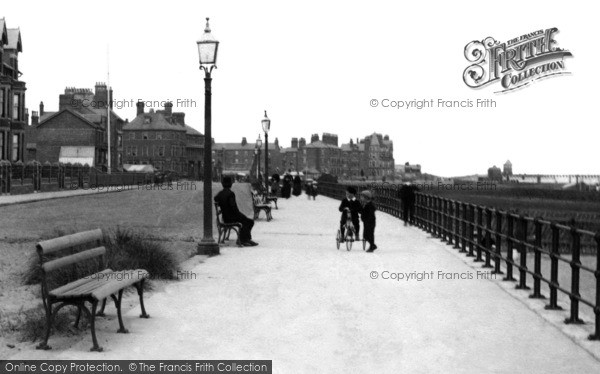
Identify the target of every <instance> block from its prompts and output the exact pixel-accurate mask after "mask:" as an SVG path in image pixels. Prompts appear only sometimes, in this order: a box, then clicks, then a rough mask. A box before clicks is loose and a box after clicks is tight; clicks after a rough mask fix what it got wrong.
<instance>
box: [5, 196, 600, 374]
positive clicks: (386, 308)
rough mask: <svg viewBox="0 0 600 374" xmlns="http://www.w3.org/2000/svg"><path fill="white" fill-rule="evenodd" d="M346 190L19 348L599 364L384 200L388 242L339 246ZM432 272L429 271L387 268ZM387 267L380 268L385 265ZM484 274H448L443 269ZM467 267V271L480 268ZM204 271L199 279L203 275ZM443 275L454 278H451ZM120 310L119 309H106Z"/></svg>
mask: <svg viewBox="0 0 600 374" xmlns="http://www.w3.org/2000/svg"><path fill="white" fill-rule="evenodd" d="M338 205H339V202H338V201H336V200H333V199H329V198H326V197H322V196H319V197H318V198H317V200H316V201H307V200H306V199H305V198H304V196H302V197H299V198H292V199H289V200H280V202H279V210H274V211H273V216H274V220H273V221H271V222H266V221H265V220H264V213H263V214H261V219H260V220H259V221H257V222H256V225H255V227H254V230H253V236H254V239H255V240H256V241H257V242H259V243H260V245H259V246H258V247H249V248H237V247H235V246H233V245H231V246H225V247H222V248H221V255H220V256H216V257H211V258H207V259H206V260H205V261H204V262H203V263H200V264H198V265H196V266H195V267H194V268H193V269H191V273H190V276H189V278H190V279H187V280H180V281H178V282H175V283H173V284H170V285H169V286H167V288H166V289H165V290H164V291H161V292H156V293H155V294H154V295H152V297H150V298H149V299H148V300H147V303H146V309H147V310H148V312H149V313H150V315H151V318H150V319H149V320H144V319H139V318H137V316H138V314H139V309H138V308H137V307H136V308H133V309H131V310H130V311H129V312H127V313H126V314H125V317H124V319H125V324H126V326H127V327H128V328H129V330H130V333H129V334H116V333H115V330H116V327H117V324H116V321H115V320H114V319H112V320H111V321H110V323H109V324H108V323H101V324H100V328H99V331H98V336H99V341H100V344H101V345H102V346H103V348H104V352H102V353H96V352H89V351H88V350H89V348H90V347H91V338H90V336H89V333H86V334H84V336H83V337H82V339H81V340H80V341H77V342H76V343H74V344H73V342H72V341H71V342H70V343H69V344H71V345H61V344H64V341H63V340H59V339H56V338H54V342H53V339H51V340H50V344H51V345H52V346H53V348H54V349H53V350H51V351H32V350H26V351H25V350H24V351H21V352H19V353H18V354H17V355H16V356H14V357H11V358H13V359H25V358H32V359H42V358H44V359H101V360H104V359H134V358H135V359H239V360H241V359H256V360H258V359H272V360H273V368H274V372H275V373H492V372H493V373H598V372H600V362H599V361H597V360H596V359H595V358H594V357H593V356H592V355H590V354H589V353H588V352H587V351H586V350H584V349H583V348H581V347H580V346H579V345H577V344H576V343H574V342H573V341H572V340H571V339H570V338H568V337H567V336H566V335H565V334H563V332H561V331H560V330H559V329H557V328H556V327H555V326H553V325H552V324H550V323H548V322H547V321H546V320H545V319H543V318H542V317H540V316H539V315H538V314H536V313H535V312H534V311H532V310H530V309H529V308H528V307H527V306H526V305H524V304H523V302H521V301H519V300H518V299H517V298H515V297H513V296H511V295H510V294H509V293H508V292H506V291H505V290H504V289H502V288H501V287H499V286H498V284H497V283H498V282H497V281H493V280H490V279H477V269H476V268H473V267H471V265H470V264H467V263H466V262H464V261H463V259H462V258H460V257H459V256H457V255H456V254H455V253H453V252H452V251H453V250H452V249H450V247H448V246H446V245H445V244H443V243H441V242H440V241H439V240H438V239H433V238H431V237H429V236H428V235H427V234H426V233H424V232H423V231H420V230H418V229H416V228H411V227H408V228H406V227H403V226H402V225H401V223H400V221H399V220H397V219H395V218H393V217H391V216H389V215H386V214H383V213H381V212H378V213H377V214H378V215H377V229H376V239H377V244H378V246H379V249H378V250H377V251H375V252H374V253H365V252H363V250H362V248H361V247H360V246H358V245H355V248H353V249H352V251H350V252H348V251H346V250H345V249H344V248H341V249H340V250H336V247H335V240H334V238H335V231H336V229H337V225H338V221H339V212H338V211H337V207H338ZM386 271H388V272H390V273H411V272H416V273H421V274H423V273H424V272H425V273H428V274H431V272H433V273H434V274H433V277H431V276H430V277H429V278H430V279H423V280H422V281H417V280H416V279H410V280H408V281H407V280H401V281H397V280H392V279H383V278H385V277H387V276H389V274H388V273H385V272H386ZM373 272H377V274H378V277H377V279H372V277H375V273H373ZM438 272H443V273H457V274H471V276H472V278H473V279H454V280H448V279H440V277H439V273H438ZM467 277H468V275H467ZM194 278H195V279H194ZM441 278H443V277H441ZM107 311H108V313H109V314H114V309H112V308H111V309H107Z"/></svg>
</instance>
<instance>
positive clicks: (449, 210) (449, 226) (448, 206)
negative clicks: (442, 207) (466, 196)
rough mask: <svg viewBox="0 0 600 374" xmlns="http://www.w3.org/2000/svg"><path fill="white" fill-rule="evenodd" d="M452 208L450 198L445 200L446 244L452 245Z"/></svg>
mask: <svg viewBox="0 0 600 374" xmlns="http://www.w3.org/2000/svg"><path fill="white" fill-rule="evenodd" d="M452 208H453V204H452V200H446V234H447V236H448V242H447V243H446V244H449V245H452V244H453V240H454V235H452V231H453V228H452V220H453V219H452V216H453V215H454V212H453V210H452Z"/></svg>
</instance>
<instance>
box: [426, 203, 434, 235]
mask: <svg viewBox="0 0 600 374" xmlns="http://www.w3.org/2000/svg"><path fill="white" fill-rule="evenodd" d="M432 206H433V198H432V197H431V195H428V196H427V232H428V233H430V234H431V235H433V214H432V213H431V212H432V209H431V207H432Z"/></svg>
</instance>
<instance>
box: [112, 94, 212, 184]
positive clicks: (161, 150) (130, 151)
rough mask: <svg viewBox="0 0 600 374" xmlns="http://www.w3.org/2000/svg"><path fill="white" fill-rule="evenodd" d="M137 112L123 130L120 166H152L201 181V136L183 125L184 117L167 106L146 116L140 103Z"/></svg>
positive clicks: (202, 141) (171, 104)
mask: <svg viewBox="0 0 600 374" xmlns="http://www.w3.org/2000/svg"><path fill="white" fill-rule="evenodd" d="M136 109H137V112H136V117H135V119H134V120H133V121H131V122H128V123H126V124H125V125H124V126H123V149H124V153H125V154H124V158H123V160H124V161H123V163H124V164H125V165H152V166H153V167H154V168H155V169H158V170H170V171H176V172H178V173H181V174H183V175H186V176H189V177H191V178H194V179H198V178H200V177H201V173H202V157H204V135H202V134H201V133H200V132H198V131H196V130H195V129H194V128H192V127H190V126H188V125H186V124H185V113H183V112H173V103H170V102H168V103H165V106H164V110H156V111H155V110H154V109H150V110H149V111H148V112H145V111H144V103H143V102H138V103H137V104H136Z"/></svg>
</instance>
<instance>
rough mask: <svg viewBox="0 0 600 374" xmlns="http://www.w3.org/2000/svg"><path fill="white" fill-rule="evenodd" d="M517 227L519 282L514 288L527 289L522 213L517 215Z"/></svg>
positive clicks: (525, 240)
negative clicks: (519, 258) (519, 259)
mask: <svg viewBox="0 0 600 374" xmlns="http://www.w3.org/2000/svg"><path fill="white" fill-rule="evenodd" d="M518 227H519V229H518V230H517V232H518V234H519V235H518V237H517V239H518V240H519V253H520V255H521V261H520V263H519V284H518V285H517V286H516V287H515V288H517V289H519V290H528V289H529V287H528V286H527V246H526V245H525V243H527V220H526V219H525V216H524V215H521V216H520V217H519V223H518Z"/></svg>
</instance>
